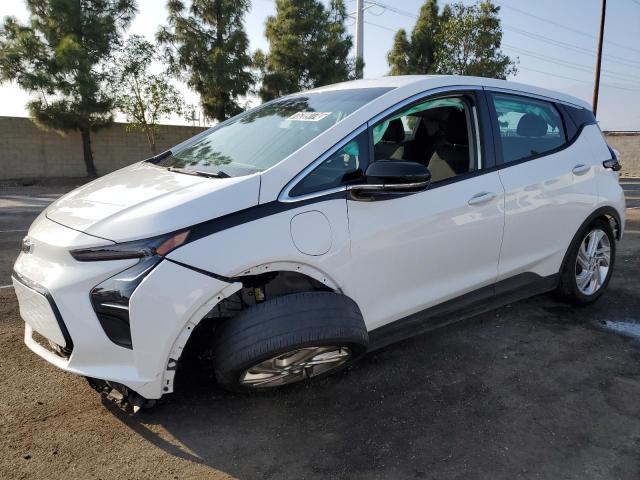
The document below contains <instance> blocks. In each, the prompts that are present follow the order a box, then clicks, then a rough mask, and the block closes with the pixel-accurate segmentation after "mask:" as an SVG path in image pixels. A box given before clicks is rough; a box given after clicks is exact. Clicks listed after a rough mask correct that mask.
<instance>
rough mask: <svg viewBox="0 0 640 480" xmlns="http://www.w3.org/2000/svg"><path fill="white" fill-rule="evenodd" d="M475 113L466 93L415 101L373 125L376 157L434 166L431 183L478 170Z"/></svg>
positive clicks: (376, 159)
mask: <svg viewBox="0 0 640 480" xmlns="http://www.w3.org/2000/svg"><path fill="white" fill-rule="evenodd" d="M475 115H476V111H475V108H474V105H473V103H472V101H471V99H470V98H468V97H466V96H455V97H446V98H435V99H431V100H427V101H425V102H422V103H419V104H417V105H413V106H412V107H410V108H408V109H405V110H402V111H400V112H398V113H396V114H394V115H392V116H391V117H389V118H387V119H385V120H383V121H382V122H380V123H378V124H376V125H375V126H374V127H373V129H372V137H373V152H374V158H373V161H379V160H388V161H393V160H409V161H413V162H418V163H422V164H423V165H426V166H427V167H429V170H431V181H432V183H435V182H439V181H442V180H447V179H449V178H453V177H456V176H458V175H463V174H465V173H469V172H473V171H475V170H478V169H479V168H480V165H479V156H478V153H477V152H478V145H477V142H476V135H475V125H476V120H475Z"/></svg>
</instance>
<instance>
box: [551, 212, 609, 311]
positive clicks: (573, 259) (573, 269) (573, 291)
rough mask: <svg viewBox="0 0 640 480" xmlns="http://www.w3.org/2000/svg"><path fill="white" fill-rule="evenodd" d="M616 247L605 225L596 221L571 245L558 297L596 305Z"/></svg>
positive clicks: (580, 303) (576, 302) (607, 279)
mask: <svg viewBox="0 0 640 480" xmlns="http://www.w3.org/2000/svg"><path fill="white" fill-rule="evenodd" d="M615 253H616V243H615V236H614V233H613V229H612V228H611V225H610V224H609V222H608V221H606V220H603V219H598V220H596V221H595V222H593V223H592V224H591V225H589V226H588V227H587V228H585V229H583V231H581V232H580V234H578V235H577V236H576V238H575V239H574V241H573V242H572V244H571V247H570V250H569V255H568V257H567V261H566V264H565V266H564V269H563V271H562V273H561V277H560V285H559V286H558V294H559V295H560V297H561V298H562V299H564V300H567V301H569V302H571V303H574V304H577V305H586V304H589V303H592V302H594V301H596V300H597V299H598V298H599V297H600V295H602V293H603V292H604V289H605V288H607V285H608V284H609V280H610V279H611V274H612V273H613V265H614V262H615Z"/></svg>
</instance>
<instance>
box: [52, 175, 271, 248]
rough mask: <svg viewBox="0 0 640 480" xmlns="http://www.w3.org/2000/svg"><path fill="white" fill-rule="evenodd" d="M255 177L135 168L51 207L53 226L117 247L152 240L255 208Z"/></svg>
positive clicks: (84, 188)
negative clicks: (157, 236) (121, 243)
mask: <svg viewBox="0 0 640 480" xmlns="http://www.w3.org/2000/svg"><path fill="white" fill-rule="evenodd" d="M259 193H260V177H259V175H249V176H245V177H235V178H205V177H198V176H193V175H186V174H183V173H177V172H170V171H168V170H166V169H165V168H160V167H157V166H154V165H150V164H147V163H138V164H135V165H131V166H129V167H126V168H123V169H121V170H118V171H116V172H113V173H111V174H109V175H106V176H104V177H101V178H99V179H97V180H94V181H93V182H91V183H88V184H87V185H83V186H82V187H80V188H78V189H76V190H73V191H72V192H70V193H68V194H67V195H65V196H63V197H62V198H60V199H58V200H57V201H55V202H54V203H52V204H51V205H50V206H49V208H47V210H46V215H47V217H48V218H49V219H51V220H53V221H54V222H57V223H60V224H62V225H65V226H67V227H70V228H73V229H74V230H79V231H81V232H84V233H87V234H89V235H93V236H96V237H101V238H104V239H107V240H113V241H115V242H125V241H128V240H135V239H140V238H147V237H153V236H155V235H160V234H163V233H167V232H171V231H173V230H178V229H181V228H184V227H188V226H191V225H195V224H197V223H200V222H204V221H206V220H211V219H213V218H216V217H219V216H222V215H226V214H228V213H233V212H235V211H238V210H242V209H245V208H249V207H252V206H254V205H257V204H258V198H259Z"/></svg>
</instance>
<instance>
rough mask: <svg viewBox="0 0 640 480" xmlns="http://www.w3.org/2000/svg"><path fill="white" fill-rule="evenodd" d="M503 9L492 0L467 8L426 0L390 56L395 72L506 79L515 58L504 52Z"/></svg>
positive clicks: (401, 35) (393, 72)
mask: <svg viewBox="0 0 640 480" xmlns="http://www.w3.org/2000/svg"><path fill="white" fill-rule="evenodd" d="M499 10H500V8H499V7H497V6H495V5H494V4H493V3H491V2H490V1H484V2H482V3H479V4H476V5H472V6H469V7H465V6H464V5H463V4H462V3H456V4H452V5H446V6H445V7H444V8H443V9H442V12H441V13H440V12H439V8H438V3H437V0H427V1H426V2H425V3H424V4H423V5H422V8H421V9H420V15H419V17H418V20H417V22H416V25H415V27H414V28H413V31H412V33H411V40H409V39H408V38H407V34H406V32H405V31H404V30H400V31H398V33H397V34H396V36H395V39H394V42H393V46H392V47H391V50H390V51H389V53H388V54H387V62H388V63H389V66H390V72H389V73H390V74H391V75H409V74H433V73H438V74H445V75H446V74H448V75H453V74H457V75H477V76H481V77H494V78H506V77H507V76H508V75H511V74H514V73H516V64H515V62H514V61H513V60H512V59H511V58H509V57H508V56H506V55H504V54H503V53H502V52H501V51H500V44H501V42H502V27H501V25H500V19H499V17H498V12H499Z"/></svg>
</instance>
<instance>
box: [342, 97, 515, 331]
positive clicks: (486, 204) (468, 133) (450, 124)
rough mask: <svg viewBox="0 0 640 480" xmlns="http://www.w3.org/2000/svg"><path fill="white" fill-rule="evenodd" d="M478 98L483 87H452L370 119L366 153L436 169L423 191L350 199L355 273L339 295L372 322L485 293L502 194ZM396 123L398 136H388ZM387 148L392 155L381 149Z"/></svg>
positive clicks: (493, 265)
mask: <svg viewBox="0 0 640 480" xmlns="http://www.w3.org/2000/svg"><path fill="white" fill-rule="evenodd" d="M483 101H484V97H483V95H482V91H481V90H480V89H478V90H466V91H449V92H446V93H441V94H438V95H435V96H431V97H425V98H424V99H421V100H417V101H414V102H411V103H409V104H407V105H404V106H399V107H397V109H395V110H394V111H391V112H390V113H388V114H386V116H383V117H382V118H380V119H378V120H374V121H373V122H370V124H369V132H370V136H369V140H370V143H371V145H372V148H371V150H370V151H371V157H370V158H371V161H378V160H393V159H403V160H412V161H417V162H421V163H423V164H426V165H427V166H429V168H430V169H431V170H432V174H433V179H432V184H431V186H430V187H429V188H428V189H427V190H425V191H422V192H418V193H414V194H411V195H404V196H392V195H386V196H381V197H377V198H375V199H366V198H365V199H362V198H360V199H359V198H357V197H354V196H351V197H350V198H349V199H348V200H347V204H348V216H349V232H350V237H351V256H352V272H353V274H352V282H351V285H348V286H346V288H345V293H347V294H348V295H350V296H352V298H354V299H355V300H356V302H357V303H358V305H359V306H360V308H361V309H362V313H363V315H364V318H365V321H366V323H367V327H368V329H369V330H372V329H375V328H377V327H381V326H383V325H385V324H388V323H391V322H393V321H395V320H398V319H401V318H403V317H406V316H409V315H411V314H413V313H416V312H419V311H421V310H424V309H427V308H429V307H432V306H435V305H438V304H442V303H443V302H445V301H447V300H450V299H453V298H455V297H458V296H461V295H463V294H466V293H469V292H471V291H476V290H478V289H481V288H482V287H487V288H486V289H485V290H484V293H485V294H487V295H488V296H491V295H492V291H493V287H492V285H493V283H494V281H495V280H496V277H497V264H498V257H499V249H500V242H501V239H502V229H503V223H504V214H503V203H504V192H503V189H502V185H501V183H500V179H499V176H498V173H497V171H495V168H494V164H493V148H492V143H493V138H492V137H491V131H490V126H489V124H488V120H486V119H485V115H487V116H488V113H487V111H486V107H485V105H484V104H483V103H482V102H483ZM394 125H395V126H394ZM401 125H402V126H403V127H404V129H405V130H406V131H405V134H404V135H402V134H400V132H399V131H394V132H393V134H387V129H389V128H394V129H396V130H398V129H399V128H400V126H401ZM392 141H397V142H398V148H392V147H393V146H391V145H389V144H388V143H389V142H392ZM381 142H386V143H387V144H385V145H384V146H382V147H381V146H380V145H379V144H380V143H381ZM389 151H391V152H393V158H391V159H388V158H382V157H381V155H384V152H389ZM347 290H348V291H347Z"/></svg>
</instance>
